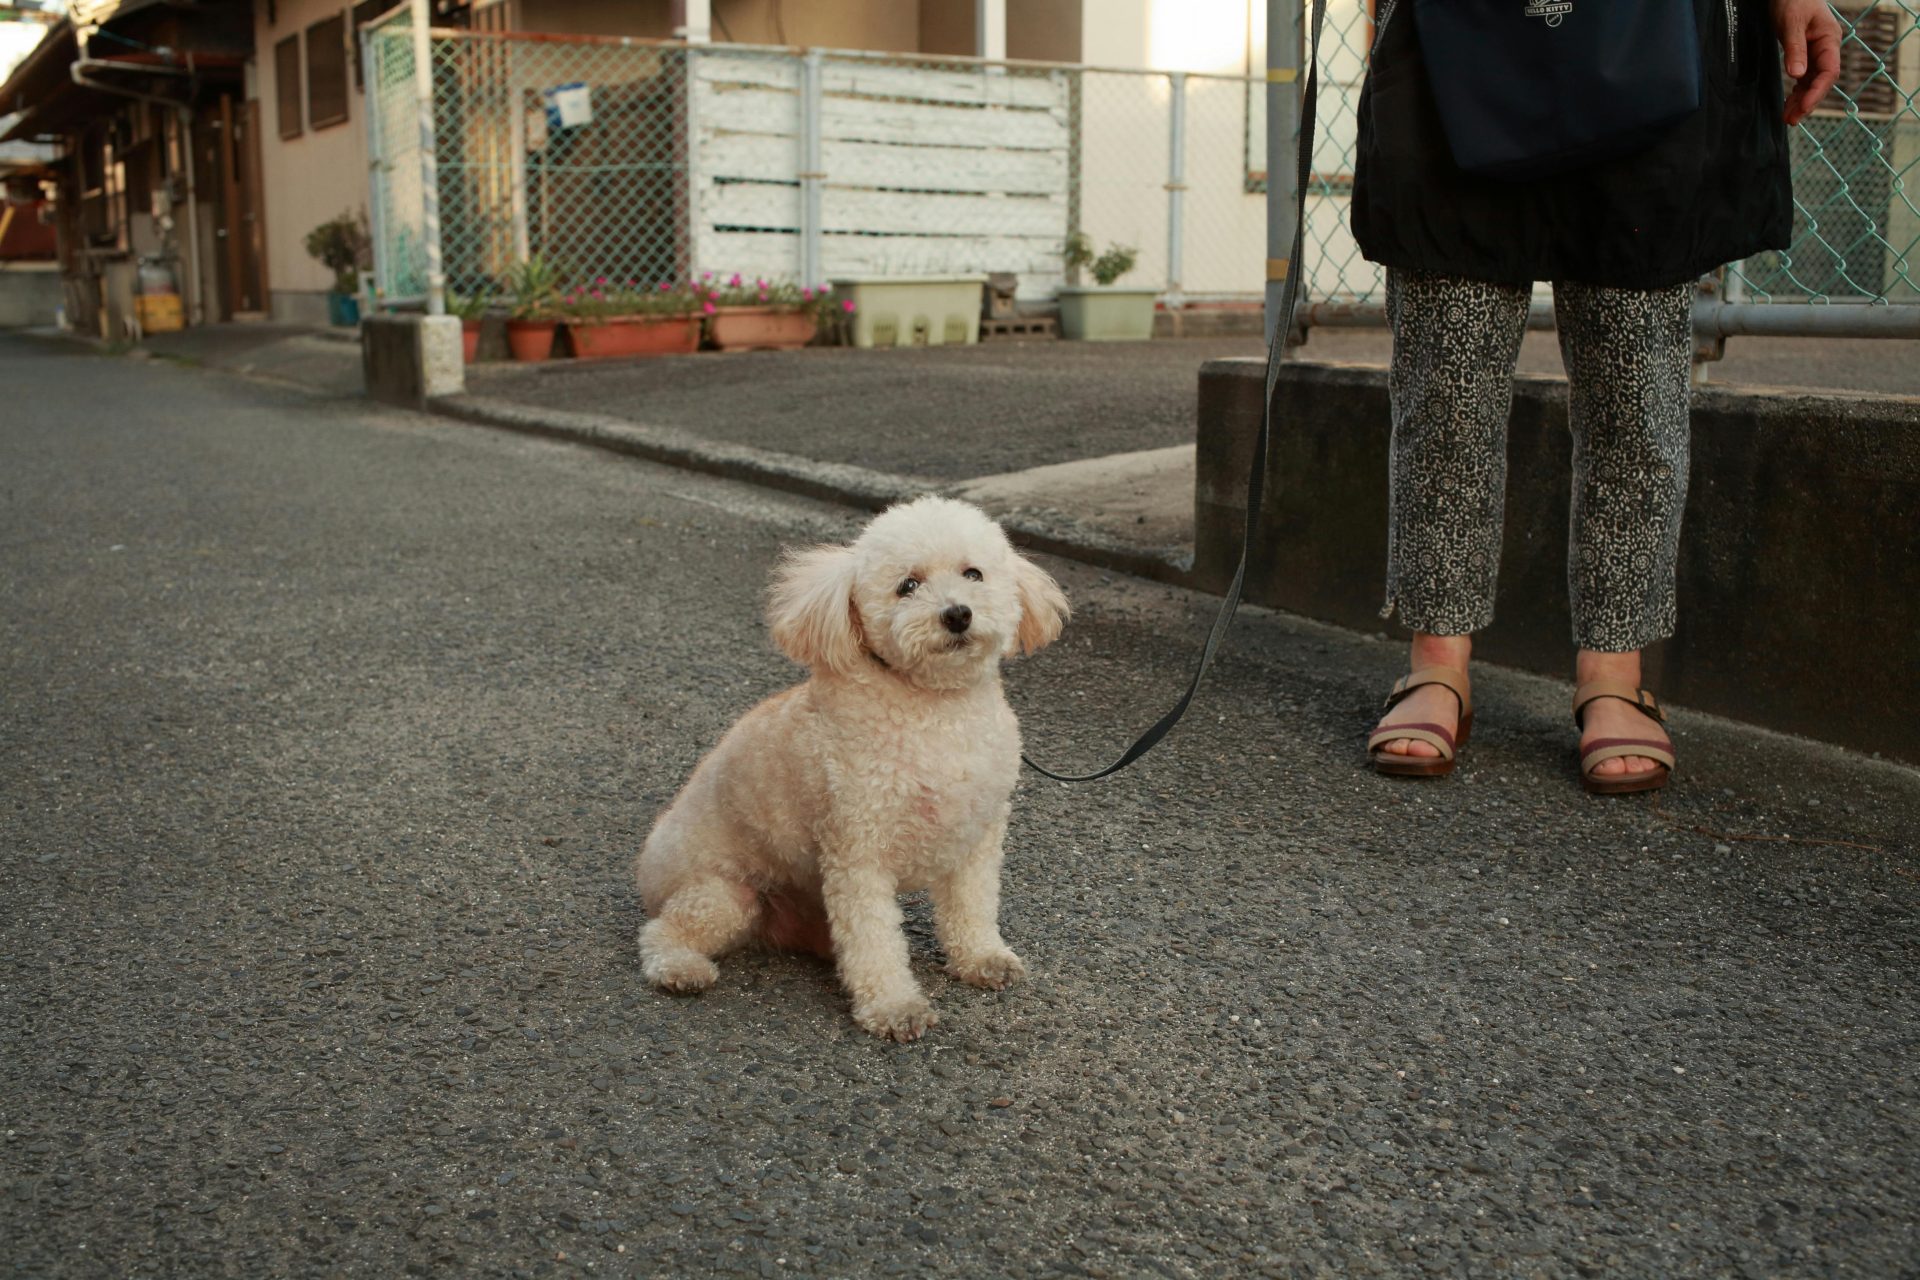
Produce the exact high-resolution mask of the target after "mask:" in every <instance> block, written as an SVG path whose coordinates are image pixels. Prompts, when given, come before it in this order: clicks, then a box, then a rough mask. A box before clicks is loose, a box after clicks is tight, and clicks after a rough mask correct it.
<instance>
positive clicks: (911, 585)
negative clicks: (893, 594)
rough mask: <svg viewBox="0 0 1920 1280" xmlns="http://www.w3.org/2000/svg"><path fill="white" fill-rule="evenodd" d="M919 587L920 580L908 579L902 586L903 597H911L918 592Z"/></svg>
mask: <svg viewBox="0 0 1920 1280" xmlns="http://www.w3.org/2000/svg"><path fill="white" fill-rule="evenodd" d="M919 587H920V579H918V578H908V579H907V580H906V581H905V582H903V583H901V584H900V594H901V595H903V596H910V595H912V594H913V593H914V592H915V591H917V590H918V589H919Z"/></svg>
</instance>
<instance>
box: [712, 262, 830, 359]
mask: <svg viewBox="0 0 1920 1280" xmlns="http://www.w3.org/2000/svg"><path fill="white" fill-rule="evenodd" d="M701 288H702V289H703V290H704V297H703V298H702V301H701V310H702V311H704V312H705V313H706V317H707V340H708V342H710V343H711V344H712V345H714V346H716V347H718V348H719V349H720V350H722V351H792V350H794V349H795V348H798V347H804V346H806V345H807V344H808V343H809V342H812V341H813V338H814V335H815V334H816V333H818V332H819V331H820V328H821V326H822V325H824V324H826V323H827V322H828V321H829V320H831V319H832V318H833V317H835V316H837V315H839V314H840V313H841V312H842V311H843V310H844V311H848V312H851V311H852V310H853V305H854V304H853V301H852V300H851V299H847V300H846V301H845V302H844V303H836V302H835V301H834V298H833V290H832V288H831V287H829V286H827V285H824V284H823V285H818V286H815V285H801V284H795V283H793V282H792V281H788V280H755V281H753V282H752V283H751V284H749V283H747V282H745V281H743V280H742V279H741V278H740V276H738V275H735V276H733V277H732V278H731V279H729V280H728V281H727V283H726V284H724V285H721V286H719V287H717V288H716V287H712V286H708V285H702V286H701Z"/></svg>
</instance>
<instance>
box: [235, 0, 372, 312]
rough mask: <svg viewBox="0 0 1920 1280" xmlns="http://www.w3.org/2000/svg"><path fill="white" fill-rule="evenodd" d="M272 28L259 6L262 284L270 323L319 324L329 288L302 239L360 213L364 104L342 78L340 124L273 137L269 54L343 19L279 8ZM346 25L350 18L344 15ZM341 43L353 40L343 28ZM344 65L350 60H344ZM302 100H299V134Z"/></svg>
mask: <svg viewBox="0 0 1920 1280" xmlns="http://www.w3.org/2000/svg"><path fill="white" fill-rule="evenodd" d="M275 8H276V9H277V11H278V12H277V14H276V17H277V18H278V21H277V22H274V23H272V24H269V23H268V22H267V6H266V5H255V6H254V22H255V26H254V33H253V38H254V44H253V48H254V82H255V84H256V86H257V96H258V98H259V102H260V128H261V138H260V168H261V185H262V189H263V190H264V192H265V193H266V215H267V283H268V287H269V288H270V289H271V291H272V310H273V317H274V319H276V320H281V319H285V320H301V321H316V320H317V321H324V319H325V316H326V311H325V304H324V302H322V301H321V300H320V295H322V294H324V293H325V292H326V291H327V289H329V288H330V287H331V286H332V283H333V278H332V276H330V275H329V274H328V272H327V269H326V268H325V267H323V266H321V265H320V264H319V263H317V262H315V261H314V260H313V259H312V258H310V257H308V256H307V250H306V246H305V244H304V243H303V242H304V241H305V240H306V236H307V232H309V231H311V230H312V229H313V228H314V227H315V226H316V225H317V224H319V223H321V222H324V221H326V220H327V219H328V218H331V217H333V216H334V215H336V214H338V213H340V212H341V211H342V210H351V211H353V212H356V213H357V212H359V211H360V210H362V209H365V208H366V207H367V202H368V199H369V197H368V187H367V116H366V110H367V107H366V97H365V95H364V94H363V93H362V92H361V91H360V89H359V88H358V87H356V86H355V85H354V82H353V79H352V74H353V73H352V71H351V69H349V71H348V94H347V99H348V101H347V119H346V120H345V121H344V122H343V123H341V124H335V125H329V126H327V127H326V128H324V129H318V130H316V129H311V128H304V127H303V131H302V133H301V135H300V136H299V137H297V138H288V139H285V140H283V139H282V138H281V137H280V122H279V111H278V103H279V86H278V84H277V83H276V81H275V69H274V57H273V47H274V45H275V44H277V43H278V42H279V41H281V40H283V39H285V38H286V37H287V36H288V35H290V34H291V33H293V32H295V31H299V32H301V33H302V43H301V66H302V75H303V76H304V74H305V63H306V56H305V50H306V44H305V34H304V33H305V31H306V29H307V27H308V26H309V25H311V24H312V23H315V22H318V21H320V20H321V19H323V18H328V17H331V16H333V15H334V14H336V13H344V12H347V5H346V4H344V3H341V0H279V3H278V4H277V5H276V6H275ZM349 21H351V16H350V15H349ZM348 38H349V39H351V40H355V41H357V40H358V38H359V37H358V33H356V32H354V31H353V30H352V28H351V26H349V28H348ZM349 61H350V62H351V55H349ZM305 98H306V95H305V93H304V92H303V93H302V94H301V99H302V105H301V118H302V122H303V126H304V121H305V116H306V109H305Z"/></svg>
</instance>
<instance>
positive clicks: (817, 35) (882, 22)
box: [713, 0, 972, 53]
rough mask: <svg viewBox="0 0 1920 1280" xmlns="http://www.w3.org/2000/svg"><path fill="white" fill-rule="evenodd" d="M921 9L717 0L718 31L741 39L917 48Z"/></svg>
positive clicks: (846, 0)
mask: <svg viewBox="0 0 1920 1280" xmlns="http://www.w3.org/2000/svg"><path fill="white" fill-rule="evenodd" d="M953 2H954V0H949V3H953ZM920 8H921V6H919V5H917V4H907V3H902V0H713V34H714V38H715V39H716V40H731V41H733V42H734V43H736V44H792V45H811V46H817V47H821V48H828V49H874V50H879V51H881V52H890V53H914V52H917V51H918V50H919V48H920ZM968 22H969V23H971V22H972V18H971V17H969V18H968Z"/></svg>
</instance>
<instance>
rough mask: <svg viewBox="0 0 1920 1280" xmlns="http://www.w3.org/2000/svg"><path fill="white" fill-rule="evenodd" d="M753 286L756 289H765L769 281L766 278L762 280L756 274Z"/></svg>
mask: <svg viewBox="0 0 1920 1280" xmlns="http://www.w3.org/2000/svg"><path fill="white" fill-rule="evenodd" d="M753 286H754V288H756V289H765V288H766V287H767V282H766V281H765V280H762V279H761V278H760V277H759V276H755V277H754V278H753Z"/></svg>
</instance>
